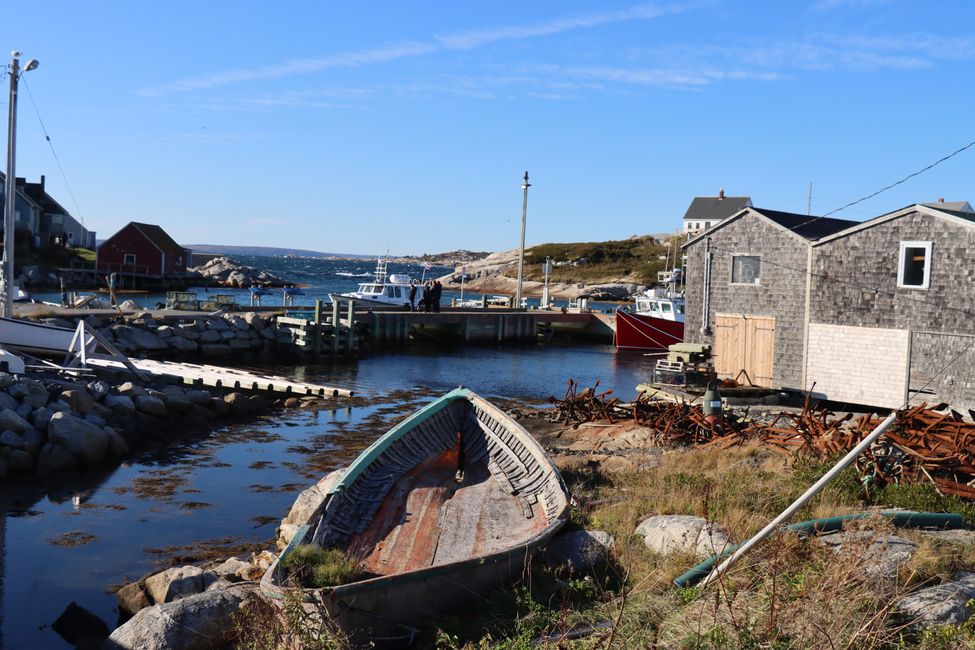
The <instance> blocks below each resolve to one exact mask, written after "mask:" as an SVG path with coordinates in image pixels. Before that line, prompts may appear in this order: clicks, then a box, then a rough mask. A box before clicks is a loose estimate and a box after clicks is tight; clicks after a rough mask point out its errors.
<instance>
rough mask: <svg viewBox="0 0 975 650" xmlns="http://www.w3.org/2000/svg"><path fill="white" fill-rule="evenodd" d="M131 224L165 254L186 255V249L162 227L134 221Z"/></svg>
mask: <svg viewBox="0 0 975 650" xmlns="http://www.w3.org/2000/svg"><path fill="white" fill-rule="evenodd" d="M130 224H131V225H132V226H135V228H136V229H137V230H138V231H139V232H141V233H142V234H143V235H145V238H146V239H148V240H149V241H151V242H152V243H153V244H154V245H155V247H156V248H158V249H159V250H160V251H162V252H163V253H165V254H167V255H169V254H173V255H183V254H185V253H186V249H185V248H183V247H182V246H180V245H179V244H177V243H176V241H175V240H174V239H173V238H172V237H170V236H169V235H168V234H167V233H166V231H165V230H163V229H162V228H161V227H159V226H157V225H155V224H151V223H138V222H136V221H132V222H130Z"/></svg>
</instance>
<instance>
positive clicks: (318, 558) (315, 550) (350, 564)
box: [282, 545, 364, 589]
mask: <svg viewBox="0 0 975 650" xmlns="http://www.w3.org/2000/svg"><path fill="white" fill-rule="evenodd" d="M282 565H283V566H284V568H285V570H286V571H287V573H288V576H289V577H291V578H293V579H294V580H295V581H296V582H297V583H298V584H300V585H301V586H302V587H309V588H313V589H319V588H322V587H335V586H338V585H344V584H348V583H350V582H355V581H356V580H359V579H360V578H361V577H362V576H363V575H364V571H363V570H362V567H361V566H359V563H358V562H356V561H355V560H353V559H352V558H350V557H349V556H348V555H346V554H345V553H344V552H343V551H340V550H339V549H335V548H326V549H323V548H319V547H317V546H312V545H302V546H299V547H297V548H296V549H294V550H293V551H291V553H289V554H288V555H287V557H285V558H284V560H283V561H282Z"/></svg>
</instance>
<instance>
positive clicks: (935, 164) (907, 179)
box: [789, 140, 975, 231]
mask: <svg viewBox="0 0 975 650" xmlns="http://www.w3.org/2000/svg"><path fill="white" fill-rule="evenodd" d="M972 147H975V140H973V141H971V142H969V143H968V144H966V145H965V146H964V147H960V148H958V149H955V150H954V151H952V152H951V153H950V154H948V155H947V156H943V157H942V158H939V159H938V160H936V161H934V162H933V163H931V164H930V165H928V166H927V167H924V168H922V169H919V170H917V171H916V172H914V173H912V174H908V175H907V176H905V177H904V178H902V179H900V180H899V181H896V182H894V183H891V184H890V185H888V186H886V187H882V188H880V189H879V190H877V191H876V192H874V193H873V194H868V195H867V196H864V197H862V198H859V199H857V200H856V201H850V202H849V203H847V204H846V205H844V206H841V207H839V208H836V209H835V210H830V211H829V212H827V213H826V214H823V215H820V216H818V217H813V218H812V219H810V220H809V221H804V222H802V223H800V224H799V225H798V226H793V227H792V228H790V229H789V230H792V231H795V230H797V229H799V228H802V227H803V226H806V225H809V224H811V223H813V222H814V221H818V220H820V219H825V218H826V217H828V216H829V215H831V214H836V213H837V212H842V211H843V210H846V209H847V208H851V207H853V206H854V205H856V204H858V203H863V202H864V201H867V200H869V199H872V198H873V197H875V196H877V195H878V194H883V193H884V192H886V191H887V190H889V189H892V188H895V187H897V186H898V185H900V184H901V183H906V182H907V181H909V180H911V179H912V178H914V177H915V176H919V175H921V174H923V173H924V172H926V171H928V170H930V169H933V168H935V167H937V166H938V165H940V164H941V163H943V162H945V161H946V160H949V159H951V158H954V157H955V156H957V155H958V154H960V153H961V152H963V151H965V150H966V149H971V148H972Z"/></svg>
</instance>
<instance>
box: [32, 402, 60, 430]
mask: <svg viewBox="0 0 975 650" xmlns="http://www.w3.org/2000/svg"><path fill="white" fill-rule="evenodd" d="M52 415H54V410H53V409H50V408H48V407H46V406H43V407H41V408H39V409H37V410H36V411H34V412H33V413H31V416H30V419H31V421H32V422H33V423H34V428H35V429H37V430H38V431H47V423H48V422H50V421H51V416H52Z"/></svg>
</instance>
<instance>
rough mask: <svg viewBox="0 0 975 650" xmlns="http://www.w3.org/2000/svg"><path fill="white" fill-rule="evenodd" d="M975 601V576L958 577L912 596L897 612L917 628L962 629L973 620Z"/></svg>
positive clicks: (974, 574) (898, 605)
mask: <svg viewBox="0 0 975 650" xmlns="http://www.w3.org/2000/svg"><path fill="white" fill-rule="evenodd" d="M973 598H975V573H957V574H955V575H954V576H953V577H952V579H951V580H949V581H948V582H944V583H942V584H940V585H935V586H933V587H928V588H927V589H921V590H920V591H917V592H915V593H913V594H909V595H907V596H905V597H904V598H902V599H901V600H900V602H898V603H897V609H898V610H899V611H900V612H901V613H902V614H904V615H905V616H907V617H908V618H909V619H910V622H911V623H912V624H914V625H919V626H922V627H930V626H932V625H960V624H962V623H964V622H965V621H967V620H968V619H969V618H971V616H972V613H973V610H972V609H971V608H970V607H968V602H969V601H970V600H972V599H973Z"/></svg>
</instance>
